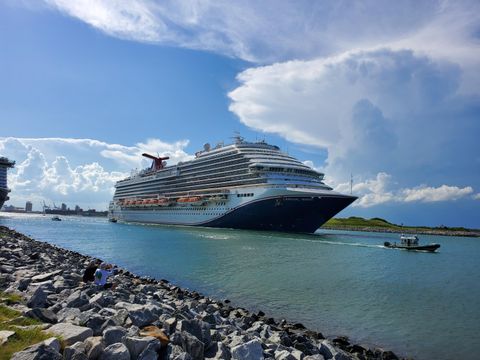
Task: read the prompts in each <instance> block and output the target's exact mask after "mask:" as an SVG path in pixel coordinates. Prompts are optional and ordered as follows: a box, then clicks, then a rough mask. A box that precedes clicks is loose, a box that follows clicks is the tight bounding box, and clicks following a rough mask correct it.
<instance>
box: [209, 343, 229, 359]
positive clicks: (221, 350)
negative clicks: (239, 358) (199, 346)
mask: <svg viewBox="0 0 480 360" xmlns="http://www.w3.org/2000/svg"><path fill="white" fill-rule="evenodd" d="M231 357H232V355H231V354H230V350H229V349H228V348H227V346H226V345H225V344H223V343H221V342H220V341H218V342H215V343H213V344H211V345H210V346H209V347H208V349H207V350H206V351H205V359H215V360H230V358H231Z"/></svg>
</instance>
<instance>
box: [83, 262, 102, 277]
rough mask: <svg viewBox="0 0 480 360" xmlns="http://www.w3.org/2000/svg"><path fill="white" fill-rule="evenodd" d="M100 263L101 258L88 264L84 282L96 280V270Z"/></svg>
mask: <svg viewBox="0 0 480 360" xmlns="http://www.w3.org/2000/svg"><path fill="white" fill-rule="evenodd" d="M99 265H100V260H98V259H96V260H92V261H90V264H88V266H87V268H86V269H85V272H84V273H83V282H84V283H87V282H90V281H93V280H95V271H97V269H98V266H99Z"/></svg>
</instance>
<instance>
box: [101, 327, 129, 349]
mask: <svg viewBox="0 0 480 360" xmlns="http://www.w3.org/2000/svg"><path fill="white" fill-rule="evenodd" d="M126 335H127V330H126V329H124V328H123V327H121V326H110V327H107V328H106V329H105V330H104V331H103V341H104V342H105V345H107V346H109V345H112V344H115V343H118V342H122V338H123V337H124V336H126Z"/></svg>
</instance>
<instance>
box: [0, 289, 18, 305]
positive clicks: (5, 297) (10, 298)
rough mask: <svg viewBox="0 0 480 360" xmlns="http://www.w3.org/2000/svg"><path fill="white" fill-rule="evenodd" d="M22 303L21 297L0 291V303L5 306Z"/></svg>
mask: <svg viewBox="0 0 480 360" xmlns="http://www.w3.org/2000/svg"><path fill="white" fill-rule="evenodd" d="M22 301H23V299H22V297H21V296H20V295H17V294H9V293H6V292H4V291H0V302H2V303H5V304H7V305H10V304H18V303H21V302H22Z"/></svg>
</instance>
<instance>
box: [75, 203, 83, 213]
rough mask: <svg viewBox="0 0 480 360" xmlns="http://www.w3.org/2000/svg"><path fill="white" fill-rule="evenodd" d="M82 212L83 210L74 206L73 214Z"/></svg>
mask: <svg viewBox="0 0 480 360" xmlns="http://www.w3.org/2000/svg"><path fill="white" fill-rule="evenodd" d="M82 211H83V210H82V208H81V207H80V206H78V205H75V212H76V213H79V212H82Z"/></svg>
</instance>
